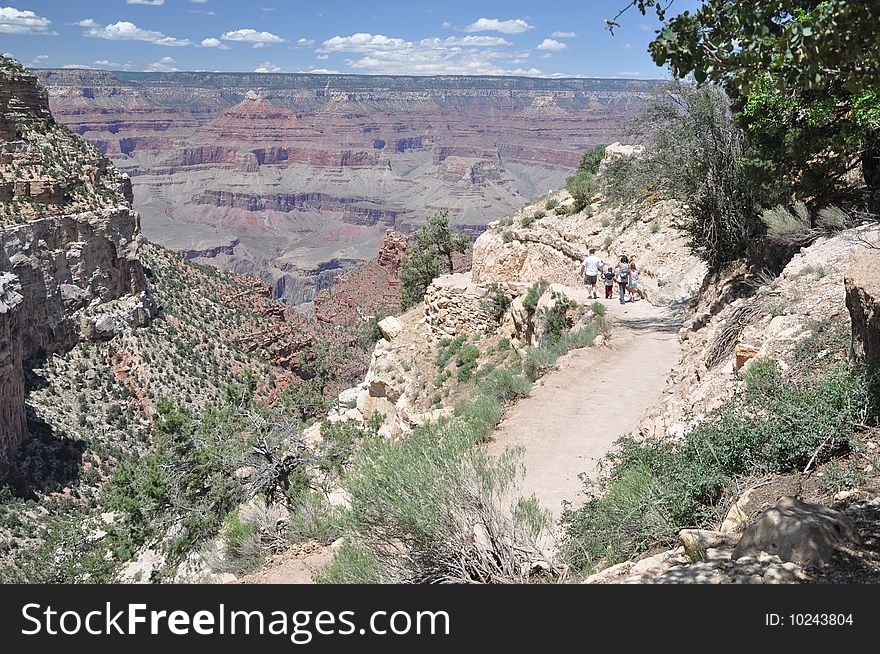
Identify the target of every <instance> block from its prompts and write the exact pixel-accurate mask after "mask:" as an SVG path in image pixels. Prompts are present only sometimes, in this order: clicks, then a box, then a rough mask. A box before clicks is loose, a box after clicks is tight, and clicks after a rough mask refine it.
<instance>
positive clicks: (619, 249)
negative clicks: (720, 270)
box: [473, 146, 708, 306]
mask: <svg viewBox="0 0 880 654" xmlns="http://www.w3.org/2000/svg"><path fill="white" fill-rule="evenodd" d="M621 149H623V151H624V152H619V150H621ZM626 152H629V150H627V149H625V148H622V146H620V147H618V148H617V149H616V150H613V148H612V146H609V147H608V148H607V150H606V157H607V158H610V157H615V156H625V153H626ZM572 202H573V200H572V199H571V197H570V195H569V194H568V193H567V192H566V191H559V192H557V193H554V194H552V195H551V196H550V197H548V198H547V200H546V201H544V202H541V203H538V204H534V205H529V206H526V207H524V208H523V209H521V210H519V211H517V212H516V213H514V214H511V215H510V216H506V217H505V218H502V219H501V220H498V221H495V222H492V223H490V224H489V226H488V229H487V230H486V232H485V233H484V234H483V235H482V236H480V237H479V238H478V239H477V241H476V243H475V244H474V263H473V278H474V281H475V282H478V283H486V284H487V283H491V282H529V281H535V280H538V279H544V280H546V281H548V282H555V283H558V284H563V285H566V286H574V287H577V286H582V285H583V280H581V279H580V277H579V274H578V270H579V266H580V262H581V261H582V260H583V258H584V257H585V256H586V255H587V253H588V252H589V250H590V248H595V249H596V253H597V255H598V256H599V257H600V258H601V259H602V260H603V261H604V262H605V265H609V266H614V265H616V264H617V261H618V260H619V258H620V256H621V255H624V254H625V255H627V256H628V257H629V259H630V260H631V261H633V262H635V263H636V265H637V268H638V271H639V287H640V288H641V290H642V293H643V296H644V297H645V298H647V299H648V300H649V301H650V302H651V303H652V304H655V305H658V306H665V305H673V304H685V303H687V302H688V301H689V300H691V299H692V298H694V297H696V296H697V294H698V293H699V292H700V289H701V288H702V285H703V281H704V279H705V278H706V274H707V272H708V270H707V268H706V265H705V264H704V263H703V262H702V261H701V260H700V259H699V258H698V257H696V256H694V255H693V254H692V253H691V251H690V248H689V247H688V243H687V239H686V238H685V236H684V235H683V233H682V232H681V231H680V230H678V229H677V228H676V227H675V225H676V224H677V223H679V222H681V221H682V219H683V218H684V217H685V216H686V214H687V207H685V206H683V205H682V204H680V203H678V202H675V201H671V200H663V201H659V202H655V203H650V204H644V205H640V206H634V207H628V208H623V209H618V208H608V207H605V206H603V204H602V203H601V202H597V203H594V204H593V205H590V207H588V208H587V209H586V210H585V211H582V212H578V213H573V214H569V213H568V211H567V210H568V208H569V207H570V206H571V204H572ZM554 206H555V207H556V208H555V210H554V209H548V208H547V207H554ZM542 214H543V217H540V218H538V217H537V216H542Z"/></svg>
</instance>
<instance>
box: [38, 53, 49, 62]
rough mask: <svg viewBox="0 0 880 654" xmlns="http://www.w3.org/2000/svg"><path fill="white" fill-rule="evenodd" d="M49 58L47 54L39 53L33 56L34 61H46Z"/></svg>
mask: <svg viewBox="0 0 880 654" xmlns="http://www.w3.org/2000/svg"><path fill="white" fill-rule="evenodd" d="M47 59H49V55H45V54H41V55H37V56H36V57H34V61H46V60H47Z"/></svg>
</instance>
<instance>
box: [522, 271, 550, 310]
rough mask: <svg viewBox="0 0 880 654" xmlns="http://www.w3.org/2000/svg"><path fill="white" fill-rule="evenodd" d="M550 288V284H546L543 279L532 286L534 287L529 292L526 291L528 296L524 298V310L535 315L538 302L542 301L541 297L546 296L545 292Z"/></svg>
mask: <svg viewBox="0 0 880 654" xmlns="http://www.w3.org/2000/svg"><path fill="white" fill-rule="evenodd" d="M549 287H550V284H549V282H546V281H545V280H543V279H542V280H541V281H539V282H535V283H534V284H532V286H530V287H529V290H528V291H526V296H525V297H524V298H523V303H522V304H523V309H525V310H526V311H527V312H528V313H529V314H533V313H535V310H536V309H537V308H538V300H540V299H541V296H542V295H544V291H546V290H547V289H548V288H549Z"/></svg>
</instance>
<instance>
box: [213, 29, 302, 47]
mask: <svg viewBox="0 0 880 654" xmlns="http://www.w3.org/2000/svg"><path fill="white" fill-rule="evenodd" d="M220 38H221V39H223V40H224V41H239V42H242V43H253V44H254V46H253V47H255V48H265V47H266V46H268V45H272V44H273V43H286V42H287V40H286V39H283V38H281V37H280V36H278V35H277V34H272V32H259V31H257V30H252V29H241V30H234V31H232V32H226V34H224V35H223V36H221V37H220Z"/></svg>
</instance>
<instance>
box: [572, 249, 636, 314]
mask: <svg viewBox="0 0 880 654" xmlns="http://www.w3.org/2000/svg"><path fill="white" fill-rule="evenodd" d="M580 274H581V275H582V276H583V278H584V283H585V284H586V285H587V290H589V292H590V297H591V298H593V299H598V296H597V295H596V286H597V285H598V284H599V279H600V278H601V279H602V281H603V282H604V284H605V299H606V300H610V299H611V298H612V297H613V296H614V286H615V285H616V286H617V288H618V291H619V297H620V303H621V304H625V303H626V302H627V301H629V302H635V301H636V300H637V299H638V297H639V295H640V292H639V288H638V285H639V272H638V270H637V269H636V262H635V261H630V259H629V257H627V256H626V255H625V254H624V255H621V257H620V259H618V261H617V264H616V265H614V266H610V265H606V264H605V263H603V261H602V259H600V258H599V257H598V256H596V249H595V248H590V253H589V254H588V255H587V256H586V257H585V258H584V260H583V261H582V262H581V268H580Z"/></svg>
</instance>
